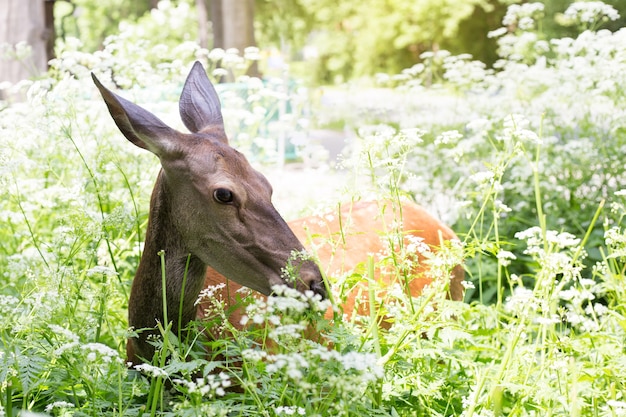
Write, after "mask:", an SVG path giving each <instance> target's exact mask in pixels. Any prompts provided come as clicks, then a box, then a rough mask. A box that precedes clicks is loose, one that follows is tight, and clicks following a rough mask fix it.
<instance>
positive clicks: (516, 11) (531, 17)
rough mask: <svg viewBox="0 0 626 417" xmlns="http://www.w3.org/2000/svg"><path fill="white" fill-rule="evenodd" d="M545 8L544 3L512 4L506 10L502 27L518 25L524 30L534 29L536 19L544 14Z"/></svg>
mask: <svg viewBox="0 0 626 417" xmlns="http://www.w3.org/2000/svg"><path fill="white" fill-rule="evenodd" d="M544 8H545V6H544V5H543V3H523V4H512V5H510V6H509V7H508V8H507V10H506V14H505V15H504V18H503V19H502V26H513V25H517V26H518V27H519V28H520V29H522V30H529V29H532V28H533V27H534V24H535V19H536V18H537V17H538V16H539V15H540V14H542V13H543V11H544Z"/></svg>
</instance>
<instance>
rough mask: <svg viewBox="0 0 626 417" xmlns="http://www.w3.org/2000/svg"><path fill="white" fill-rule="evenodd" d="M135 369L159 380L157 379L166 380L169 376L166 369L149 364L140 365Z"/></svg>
mask: <svg viewBox="0 0 626 417" xmlns="http://www.w3.org/2000/svg"><path fill="white" fill-rule="evenodd" d="M134 368H135V370H137V371H139V372H141V373H142V374H144V375H148V376H150V377H153V378H157V377H162V378H165V377H167V376H168V374H167V372H166V371H165V369H163V368H159V367H158V366H154V365H151V364H149V363H141V364H139V365H135V366H134Z"/></svg>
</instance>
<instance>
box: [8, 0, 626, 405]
mask: <svg viewBox="0 0 626 417" xmlns="http://www.w3.org/2000/svg"><path fill="white" fill-rule="evenodd" d="M541 11H542V10H541V7H540V5H539V6H538V5H537V4H535V3H529V4H523V5H514V6H511V7H510V8H509V12H508V13H507V16H506V17H505V22H503V24H504V25H505V26H506V27H508V28H509V29H506V28H502V29H499V30H496V31H494V32H492V36H494V37H497V38H498V39H499V43H498V44H499V51H498V53H499V56H500V57H501V59H500V60H499V61H498V62H497V63H496V65H495V67H494V68H486V66H485V65H484V64H483V63H481V62H478V61H474V60H472V58H471V57H470V56H467V55H460V56H453V55H450V54H448V53H446V51H441V50H440V51H437V52H436V53H434V52H433V53H425V54H423V56H422V58H423V62H422V63H420V64H417V65H415V66H414V67H412V68H408V69H406V70H405V71H403V72H402V73H400V74H380V75H379V76H378V77H377V82H378V84H376V86H372V85H371V84H366V83H365V82H359V81H355V82H353V83H351V84H349V85H346V86H343V87H337V88H335V89H334V90H333V92H334V93H335V97H338V98H337V99H335V100H332V101H329V100H327V99H326V98H327V97H328V94H329V92H328V91H327V92H326V93H324V92H323V91H322V92H320V90H308V89H306V88H304V87H303V86H302V85H300V84H298V82H297V80H295V81H291V82H286V81H285V79H280V78H279V79H273V80H265V81H264V82H261V81H260V80H258V79H254V78H249V77H246V76H244V75H242V74H243V73H244V72H245V69H246V68H247V65H248V64H249V62H250V61H251V60H256V59H258V58H259V51H257V50H255V49H249V50H246V51H245V53H242V54H236V53H234V52H233V51H221V50H212V51H207V50H202V49H201V48H199V47H198V46H197V45H195V44H193V43H183V44H181V45H178V46H177V47H175V48H164V47H162V45H159V44H151V43H150V41H149V40H147V39H143V40H138V39H137V36H138V35H137V32H136V31H134V30H135V29H133V28H132V27H126V28H125V29H124V30H123V31H122V32H121V33H120V34H119V35H118V36H114V37H111V38H109V39H108V40H107V43H106V45H105V48H104V49H103V50H102V51H99V52H96V53H93V54H91V53H84V52H81V45H80V41H78V40H73V41H68V42H66V43H64V44H62V45H59V52H60V53H59V54H58V58H57V59H56V60H55V61H54V62H53V63H52V68H51V70H50V71H49V73H48V74H47V76H46V77H45V78H42V79H38V80H34V81H28V82H24V83H23V84H22V85H20V86H18V88H21V89H23V90H24V91H26V92H27V100H26V101H25V102H22V103H3V102H0V194H1V198H0V224H1V225H2V227H1V228H0V274H1V275H0V416H14V415H24V416H27V415H52V416H100V415H118V416H137V415H150V416H157V415H158V416H167V415H172V416H174V415H176V416H200V415H202V416H288V415H294V416H298V415H303V416H464V417H470V416H475V417H478V416H481V417H491V416H625V415H626V229H625V227H626V225H625V215H626V166H625V164H624V155H626V29H622V30H619V31H616V32H609V31H606V30H602V29H601V24H602V22H604V21H606V20H609V19H613V18H614V13H613V12H614V11H612V9H611V8H610V7H608V6H605V5H603V4H602V3H600V2H586V3H585V2H578V3H573V4H572V5H571V6H570V7H569V8H568V9H567V10H566V11H564V16H566V17H568V18H569V19H571V20H572V21H574V22H575V23H576V24H577V25H578V26H579V27H580V35H578V36H577V37H575V38H562V39H544V38H543V37H542V36H541V32H540V31H538V30H537V27H536V25H535V24H534V22H535V20H534V16H535V15H536V14H537V13H541ZM170 12H171V11H170ZM163 13H167V11H163ZM511 27H515V28H516V29H515V30H510V28H511ZM195 60H200V61H201V62H203V63H204V65H205V67H207V68H209V73H210V75H211V76H212V77H219V76H221V75H223V72H224V71H227V72H229V73H230V74H233V75H235V76H236V79H237V83H233V84H229V85H225V86H218V91H219V92H220V95H221V98H222V100H223V108H224V109H223V111H224V118H225V122H226V127H227V132H228V134H229V137H230V140H231V143H232V144H233V145H234V146H235V147H236V148H238V149H239V150H240V151H242V152H243V153H244V154H246V156H247V157H248V158H249V159H250V160H251V162H252V163H253V164H254V165H255V166H256V167H258V169H259V170H261V171H263V172H265V173H266V174H267V175H268V176H269V177H270V179H271V181H272V183H273V186H274V189H275V190H276V196H277V200H276V202H275V203H276V205H277V207H278V208H279V210H280V211H281V212H282V213H283V215H284V217H286V218H287V219H291V218H295V217H297V216H300V215H306V214H311V213H315V212H320V211H325V210H328V209H331V210H332V209H333V208H336V207H337V204H338V203H339V202H341V201H346V200H350V199H366V198H372V197H374V198H387V199H391V200H397V199H400V198H405V197H406V198H411V199H413V200H415V201H417V202H419V203H420V204H422V205H423V206H425V207H426V208H428V209H429V211H431V212H432V213H433V214H435V215H437V216H438V217H440V218H441V219H442V220H443V221H445V222H446V223H447V224H449V225H450V226H451V227H452V228H453V229H454V230H455V231H456V232H457V234H458V235H459V237H460V240H461V244H460V245H458V246H454V245H453V246H450V247H447V248H445V249H444V250H441V251H440V252H438V253H437V254H434V255H433V256H432V257H431V258H430V259H428V262H429V263H431V265H433V268H434V269H435V270H437V271H440V273H439V275H440V278H441V279H440V280H439V281H438V284H437V285H433V286H431V287H429V288H428V289H427V290H425V291H424V293H423V294H422V295H421V296H420V297H415V298H411V297H407V296H406V294H405V293H404V292H403V291H402V290H401V289H396V288H391V289H388V291H389V293H390V297H391V300H390V301H389V302H388V303H387V304H386V305H385V306H382V307H381V309H384V311H382V310H381V311H378V312H373V314H372V315H371V316H368V317H362V318H361V319H359V320H351V319H342V318H341V317H337V318H336V320H335V321H334V323H332V325H328V326H327V325H326V324H328V323H326V322H325V321H324V320H323V319H322V316H323V311H324V309H325V304H323V303H322V304H321V305H320V303H319V302H318V301H316V300H312V299H309V298H306V297H303V296H301V295H298V294H293V293H292V292H291V291H285V292H284V293H282V294H281V295H280V296H277V297H275V298H274V299H273V300H272V302H270V303H267V304H265V303H255V302H253V301H250V300H248V301H245V303H247V305H246V306H245V308H246V309H247V311H248V314H249V316H250V317H251V318H252V320H253V321H254V322H255V323H256V324H257V326H256V327H255V328H251V329H250V330H245V331H240V330H237V329H234V328H229V327H228V324H227V323H226V322H225V321H224V309H223V305H222V302H223V300H219V299H214V300H213V304H214V307H213V308H211V309H210V311H209V313H210V314H209V315H208V318H207V319H206V320H207V321H208V322H210V323H213V324H214V325H222V326H226V327H227V330H229V331H230V332H231V333H232V337H229V338H224V339H222V340H217V341H213V342H202V340H198V341H196V343H187V342H186V341H181V340H178V339H177V338H176V337H175V335H173V334H168V333H167V332H164V337H163V338H162V339H161V340H159V341H156V342H155V343H157V345H158V347H159V354H158V356H157V357H156V358H155V361H154V362H153V363H151V364H145V365H141V366H138V367H134V368H129V367H128V366H127V364H126V362H125V352H124V348H125V343H126V339H127V337H128V336H129V335H131V334H132V333H133V329H128V324H127V318H126V314H127V303H128V295H129V290H130V284H131V282H132V278H133V276H134V272H135V270H136V268H137V265H138V262H139V258H140V256H141V251H142V244H143V239H144V237H145V226H146V222H147V216H148V204H149V197H150V191H151V189H152V185H153V182H154V179H155V178H156V174H157V172H158V169H159V165H158V160H157V159H156V158H154V156H152V155H151V154H149V153H148V152H145V151H144V150H141V149H138V148H136V147H134V146H132V145H131V144H129V143H128V142H127V141H126V139H124V138H123V137H122V135H121V134H120V133H119V131H118V130H117V127H116V126H115V124H114V123H113V122H112V120H111V118H110V116H109V114H108V112H107V111H106V108H105V105H104V103H103V102H102V99H101V98H100V96H99V94H98V92H97V90H96V88H95V87H94V86H93V84H92V81H91V77H90V73H91V72H93V73H95V74H96V75H97V76H98V77H99V78H100V80H101V81H102V82H103V83H104V84H106V85H107V86H110V87H112V88H114V89H115V90H116V91H118V92H119V93H120V94H121V95H123V96H124V97H126V98H128V99H130V100H132V101H134V102H136V103H139V104H141V105H142V106H144V107H146V108H148V109H149V110H151V111H152V112H154V113H155V114H157V115H158V116H159V117H160V118H162V119H163V120H164V121H166V122H167V123H169V124H170V125H171V126H174V127H177V128H179V129H180V130H184V128H183V127H182V124H181V122H180V120H179V117H178V110H177V106H178V94H179V93H180V89H181V87H182V82H183V81H184V79H185V76H186V74H187V72H188V71H189V68H190V67H191V64H192V63H193V61H195ZM218 63H219V64H221V67H222V69H218V68H217V64H218ZM380 97H384V100H383V99H380ZM314 127H316V128H317V127H333V128H340V129H343V130H344V131H345V132H347V133H348V136H350V138H351V139H350V141H349V146H348V147H346V149H345V150H344V151H343V153H342V156H341V158H340V164H339V165H340V166H339V167H335V166H334V164H331V163H330V162H329V161H328V160H327V159H325V157H326V156H327V155H326V153H325V151H324V149H323V148H321V147H320V146H319V144H316V143H314V142H312V141H310V140H308V139H307V138H308V137H309V135H308V132H309V131H310V130H311V129H313V128H314ZM277 138H283V139H285V140H287V139H289V138H295V139H296V140H294V142H295V143H296V144H295V150H296V152H297V155H299V158H300V160H299V161H296V162H288V163H287V164H286V165H285V166H282V167H281V166H278V167H277V163H276V161H277V158H279V157H280V153H278V152H277V150H276V149H277V148H276V141H277ZM285 173H286V174H285ZM294 178H297V179H298V181H295V180H294ZM300 180H301V181H300ZM294 183H295V184H294ZM295 188H298V189H295ZM398 220H399V221H400V220H401V219H398ZM394 233H395V235H394ZM397 233H398V232H394V230H389V231H388V233H387V235H385V236H382V237H381V238H385V239H391V240H393V239H394V236H395V238H396V239H397ZM405 252H407V253H406V254H405V255H406V256H404V257H400V258H399V257H398V256H397V255H396V254H393V253H388V254H381V255H380V256H378V257H376V258H375V260H371V261H370V262H377V263H379V264H380V265H385V266H386V268H387V269H388V270H389V271H390V273H392V274H393V273H396V274H401V273H402V271H403V270H406V266H407V265H408V264H410V262H411V254H410V251H409V250H407V251H405ZM457 262H463V265H464V267H465V269H466V282H465V286H466V295H465V301H464V302H462V303H461V302H453V301H449V300H446V297H445V294H446V285H447V282H446V280H447V278H448V277H447V275H448V271H449V269H450V267H451V266H454V265H455V264H456V263H457ZM371 266H372V265H367V264H364V265H363V268H362V269H359V270H357V271H355V273H354V274H352V275H350V276H344V277H332V276H331V277H329V279H330V280H331V281H332V284H333V287H334V288H335V289H337V294H336V297H337V298H338V299H340V298H341V291H340V289H341V288H344V287H345V286H346V285H349V284H350V283H351V282H354V281H355V280H358V279H365V280H367V279H369V275H368V269H370V267H371ZM208 296H209V297H210V294H208ZM242 302H243V301H242ZM294 306H296V307H294ZM378 314H381V315H385V316H387V317H388V318H389V320H391V321H392V322H393V326H391V327H390V328H389V329H388V330H384V329H380V330H377V326H376V317H377V315H378ZM311 322H316V323H318V325H319V326H320V331H321V332H322V334H324V335H325V338H326V339H325V340H330V341H332V348H328V347H327V346H326V345H325V343H324V342H319V341H312V340H309V339H307V338H306V337H304V335H305V330H304V329H305V327H306V326H305V325H306V324H308V323H311ZM203 324H206V323H203ZM268 336H269V337H271V338H272V339H273V340H274V341H275V344H276V346H275V348H274V349H273V350H272V351H271V352H268V351H266V350H265V349H263V341H264V340H265V338H267V337H268ZM203 343H205V344H208V345H209V346H208V347H209V348H210V351H211V352H213V353H214V354H213V356H209V357H207V356H206V355H205V354H204V352H205V350H203V348H202V346H201V345H202V344H203ZM233 387H238V388H237V389H232V388H233Z"/></svg>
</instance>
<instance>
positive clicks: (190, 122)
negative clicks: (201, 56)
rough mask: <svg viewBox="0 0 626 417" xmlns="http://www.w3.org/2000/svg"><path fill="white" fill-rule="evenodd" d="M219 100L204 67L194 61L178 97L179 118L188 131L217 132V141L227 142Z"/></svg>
mask: <svg viewBox="0 0 626 417" xmlns="http://www.w3.org/2000/svg"><path fill="white" fill-rule="evenodd" d="M221 107H222V106H221V104H220V98H219V96H218V95H217V92H216V91H215V88H214V87H213V84H211V81H209V77H207V75H206V71H205V70H204V67H203V66H202V64H201V63H200V62H199V61H196V62H195V64H193V67H192V68H191V71H190V72H189V75H188V76H187V80H186V81H185V86H184V87H183V92H182V93H181V95H180V101H179V110H180V117H181V119H182V121H183V123H184V124H185V126H186V127H187V129H189V131H191V132H192V133H197V132H200V131H201V130H205V129H212V130H217V131H219V132H220V133H222V134H221V135H219V137H218V139H219V140H222V141H224V140H227V139H226V135H225V134H223V133H224V119H223V118H222V110H221Z"/></svg>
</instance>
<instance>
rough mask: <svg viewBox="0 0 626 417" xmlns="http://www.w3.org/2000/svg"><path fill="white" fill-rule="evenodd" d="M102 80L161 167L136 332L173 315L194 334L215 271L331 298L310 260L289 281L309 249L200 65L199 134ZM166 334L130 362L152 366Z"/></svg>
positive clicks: (114, 109)
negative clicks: (287, 272) (295, 258)
mask: <svg viewBox="0 0 626 417" xmlns="http://www.w3.org/2000/svg"><path fill="white" fill-rule="evenodd" d="M92 78H93V81H94V83H95V85H96V87H97V88H98V90H99V91H100V94H101V95H102V98H103V99H104V102H105V103H106V106H107V107H108V110H109V113H110V114H111V116H112V117H113V120H114V122H115V124H116V125H117V127H118V128H119V130H120V131H121V132H122V134H123V135H124V136H125V137H126V139H128V140H129V141H130V142H131V143H133V144H134V145H136V146H138V147H140V148H143V149H146V150H148V151H150V152H152V153H153V154H155V155H156V156H157V157H158V158H159V160H160V162H161V170H160V171H159V174H158V176H157V179H156V183H155V185H154V189H153V191H152V196H151V198H150V211H149V216H148V225H147V230H146V237H145V243H144V250H143V253H142V256H141V259H140V261H139V266H138V268H137V271H136V274H135V277H134V279H133V283H132V286H131V292H130V297H129V301H128V323H129V326H130V327H131V328H134V329H138V330H139V329H154V328H155V326H156V325H157V323H162V324H163V326H164V327H165V326H166V325H167V324H168V323H167V322H165V321H164V320H165V316H166V315H165V313H166V312H167V313H168V317H174V318H178V320H173V321H172V325H171V326H172V327H171V331H172V332H173V333H174V334H178V333H179V331H182V330H183V329H184V328H186V327H187V324H189V323H190V322H191V321H192V320H193V319H194V318H195V316H196V306H195V301H196V299H197V297H198V294H199V293H200V291H201V290H202V288H203V285H204V277H205V274H206V271H207V267H208V266H209V265H210V266H211V268H213V269H215V270H216V271H218V272H219V273H220V274H222V275H224V276H228V277H229V278H231V279H232V280H234V281H236V282H237V283H239V284H241V285H243V286H246V287H248V288H251V289H253V290H255V291H258V292H259V293H261V294H264V295H266V296H268V295H270V294H271V292H272V287H273V286H275V285H290V286H294V285H295V288H296V289H297V290H298V291H301V292H304V291H313V292H314V293H315V294H319V295H320V296H321V297H325V296H326V288H325V285H324V282H323V280H322V274H321V272H320V270H319V267H318V266H317V264H315V262H313V261H311V260H306V259H304V260H301V262H300V263H301V264H300V265H299V270H300V274H299V275H300V276H299V279H298V280H297V282H295V283H290V282H286V281H285V279H284V277H283V276H282V274H281V270H282V268H283V267H284V266H285V265H286V263H287V261H288V260H289V258H290V256H291V253H292V252H293V251H294V250H295V251H302V250H304V247H303V245H302V243H300V241H299V240H298V238H297V237H296V236H295V234H294V233H293V232H292V231H291V229H290V228H289V226H288V225H287V223H286V222H285V220H284V219H283V218H282V217H281V216H280V214H279V213H278V211H277V210H276V208H275V207H274V205H273V204H272V202H271V195H272V187H271V185H270V184H269V182H268V181H267V179H266V178H265V176H263V175H262V174H261V173H260V172H258V171H257V170H255V169H254V168H253V167H252V166H251V165H250V163H249V162H248V160H247V159H246V158H245V156H244V155H242V154H241V153H239V152H238V151H237V150H235V149H234V148H232V147H231V146H230V145H229V143H228V138H227V137H226V134H225V132H224V122H223V118H222V113H221V104H220V100H219V97H218V95H217V92H216V91H215V88H214V87H213V85H212V84H211V82H210V81H209V79H208V77H207V74H206V71H205V70H204V68H203V66H202V64H201V63H200V62H196V63H195V64H194V65H193V67H192V69H191V71H190V73H189V75H188V77H187V79H186V81H185V84H184V86H183V91H182V94H181V97H180V100H179V111H180V116H181V119H182V121H183V124H184V125H185V127H186V128H187V129H188V130H189V131H190V133H181V132H179V131H177V130H175V129H173V128H171V127H169V126H168V125H166V124H165V123H164V122H163V121H161V120H160V119H159V118H157V117H156V116H155V115H153V114H152V113H150V112H149V111H147V110H145V109H144V108H142V107H140V106H138V105H136V104H134V103H132V102H130V101H128V100H126V99H124V98H122V97H120V96H119V95H117V94H115V93H113V92H112V91H110V90H108V89H107V88H106V87H104V85H103V84H102V83H101V82H100V81H99V80H98V78H97V77H96V76H95V75H94V74H92ZM161 251H163V254H164V255H163V257H164V260H165V277H166V279H165V289H164V288H163V286H162V282H161V281H162V279H161V268H162V262H161V257H160V255H159V252H161ZM183 284H184V291H183ZM164 290H165V291H164ZM163 293H165V294H166V300H165V303H164V302H163V301H164V300H163ZM156 333H157V330H150V331H143V332H141V333H140V334H139V337H138V338H129V339H128V341H127V345H126V354H127V359H128V361H129V362H131V363H133V364H138V363H141V362H143V361H145V360H148V361H150V360H151V359H152V357H153V355H154V352H155V349H154V346H153V345H152V344H151V343H150V340H149V335H151V334H156Z"/></svg>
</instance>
